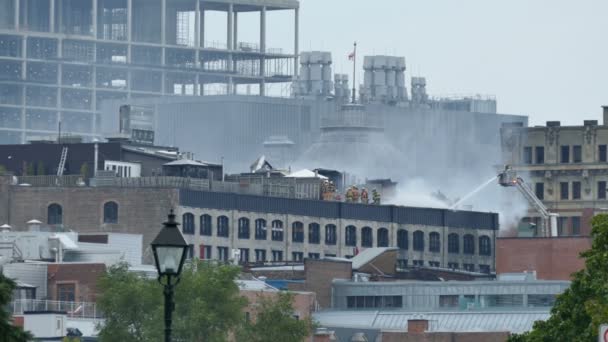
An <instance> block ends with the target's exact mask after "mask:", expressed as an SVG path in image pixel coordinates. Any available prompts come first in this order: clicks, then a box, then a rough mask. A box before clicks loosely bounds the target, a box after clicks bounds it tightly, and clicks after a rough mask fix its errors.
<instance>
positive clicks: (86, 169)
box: [80, 162, 89, 178]
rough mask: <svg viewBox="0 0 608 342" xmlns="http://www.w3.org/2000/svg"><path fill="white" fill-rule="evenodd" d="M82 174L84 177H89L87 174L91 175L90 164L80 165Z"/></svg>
mask: <svg viewBox="0 0 608 342" xmlns="http://www.w3.org/2000/svg"><path fill="white" fill-rule="evenodd" d="M80 175H81V176H82V178H87V176H88V175H89V164H88V163H86V162H85V163H82V165H80Z"/></svg>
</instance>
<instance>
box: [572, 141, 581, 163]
mask: <svg viewBox="0 0 608 342" xmlns="http://www.w3.org/2000/svg"><path fill="white" fill-rule="evenodd" d="M582 161H583V152H582V148H581V145H574V146H572V162H573V163H581V162H582Z"/></svg>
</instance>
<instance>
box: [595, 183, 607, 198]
mask: <svg viewBox="0 0 608 342" xmlns="http://www.w3.org/2000/svg"><path fill="white" fill-rule="evenodd" d="M597 199H606V181H599V182H597Z"/></svg>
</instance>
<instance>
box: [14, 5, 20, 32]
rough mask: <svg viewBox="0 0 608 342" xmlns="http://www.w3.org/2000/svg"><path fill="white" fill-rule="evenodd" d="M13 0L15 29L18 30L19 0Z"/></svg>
mask: <svg viewBox="0 0 608 342" xmlns="http://www.w3.org/2000/svg"><path fill="white" fill-rule="evenodd" d="M14 1H15V6H14V7H15V14H14V15H15V30H18V29H19V26H20V24H19V12H20V10H19V0H14Z"/></svg>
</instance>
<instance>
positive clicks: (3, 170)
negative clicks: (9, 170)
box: [0, 164, 6, 175]
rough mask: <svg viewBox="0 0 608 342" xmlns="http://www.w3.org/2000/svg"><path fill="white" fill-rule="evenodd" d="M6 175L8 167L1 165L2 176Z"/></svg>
mask: <svg viewBox="0 0 608 342" xmlns="http://www.w3.org/2000/svg"><path fill="white" fill-rule="evenodd" d="M5 173H6V166H4V165H2V164H0V175H3V174H5Z"/></svg>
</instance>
